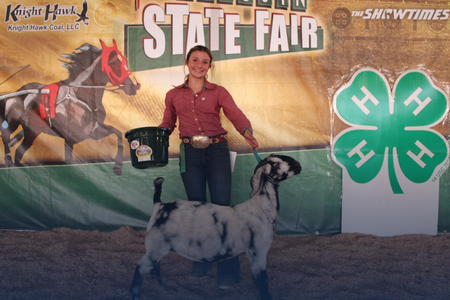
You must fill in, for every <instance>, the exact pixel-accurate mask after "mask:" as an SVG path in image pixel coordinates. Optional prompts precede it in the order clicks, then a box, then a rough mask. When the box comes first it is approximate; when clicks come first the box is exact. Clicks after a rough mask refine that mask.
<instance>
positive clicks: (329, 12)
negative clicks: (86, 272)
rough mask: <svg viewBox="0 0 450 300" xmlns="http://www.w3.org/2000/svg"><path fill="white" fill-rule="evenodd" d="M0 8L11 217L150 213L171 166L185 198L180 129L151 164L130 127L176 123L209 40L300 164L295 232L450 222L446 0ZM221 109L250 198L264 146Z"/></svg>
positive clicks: (13, 221)
mask: <svg viewBox="0 0 450 300" xmlns="http://www.w3.org/2000/svg"><path fill="white" fill-rule="evenodd" d="M0 14H1V15H2V16H3V21H2V22H1V25H0V31H1V32H2V34H1V36H0V39H1V40H0V41H1V44H2V52H1V54H0V123H1V136H2V143H1V146H0V192H1V194H2V200H0V228H6V229H47V228H54V227H62V226H64V227H70V228H81V229H99V230H113V229H115V228H117V227H120V226H126V225H129V226H133V227H135V228H140V229H143V228H145V223H146V222H147V221H148V218H149V216H150V214H151V211H152V205H151V197H152V193H153V187H152V184H151V182H152V180H153V179H154V178H155V177H158V176H162V177H165V178H166V183H167V184H166V185H165V186H174V187H176V188H172V189H170V190H169V189H167V190H166V191H163V201H169V200H171V199H174V198H186V196H185V194H184V190H183V186H182V183H181V179H180V175H179V165H178V154H179V145H180V139H179V132H178V130H177V129H176V130H175V131H174V132H173V133H172V134H171V135H170V138H169V149H168V152H169V158H170V159H169V163H168V165H167V166H165V167H159V168H149V169H142V170H139V169H136V168H134V167H133V166H132V164H131V154H132V151H133V149H130V146H129V144H128V141H127V139H126V138H125V135H126V133H127V132H128V131H130V130H132V129H135V128H141V127H152V126H157V125H158V124H160V122H161V120H162V115H163V111H164V105H165V104H164V98H165V94H166V93H167V91H169V90H170V89H171V88H172V87H173V86H176V85H179V84H181V83H182V82H183V81H184V77H185V75H186V72H187V68H184V58H185V55H186V53H187V52H188V51H189V49H190V48H191V47H193V46H194V45H197V44H201V45H205V46H207V47H209V48H210V49H211V51H212V54H213V56H214V60H215V66H214V68H213V71H212V72H210V73H209V74H208V80H210V81H211V82H214V83H216V84H219V85H222V86H224V87H225V88H226V89H227V90H228V91H229V92H230V94H231V95H232V96H233V98H234V100H235V102H236V104H237V105H238V106H239V108H241V110H242V111H243V112H244V113H245V114H246V116H247V117H248V118H249V120H250V121H251V122H252V126H253V130H254V134H255V137H256V138H257V139H258V142H259V144H260V150H259V152H260V155H261V156H262V157H265V156H267V155H269V154H270V153H283V154H287V155H291V156H293V157H294V158H296V159H298V160H299V161H300V163H301V164H302V167H303V171H302V173H301V175H300V176H297V177H298V178H295V179H294V178H293V179H292V180H290V182H286V183H285V184H283V185H282V186H281V187H280V202H281V203H280V220H279V223H278V227H277V231H278V232H279V233H284V234H332V233H339V232H343V231H344V232H351V231H357V232H368V233H370V232H372V233H376V234H380V235H383V234H384V233H381V232H382V230H381V229H379V228H380V226H384V227H388V228H392V227H398V228H407V229H405V230H400V231H398V232H397V231H395V232H391V233H387V235H390V234H402V233H427V234H433V233H435V232H444V231H446V230H449V228H450V219H449V218H448V215H449V214H450V203H449V202H448V199H449V198H450V197H449V195H450V191H449V179H448V176H449V175H448V172H447V167H448V151H449V150H448V148H449V147H448V136H449V134H450V126H449V124H448V100H447V99H448V94H449V91H450V81H449V76H448V71H447V67H446V66H447V65H448V62H447V60H448V59H449V57H450V56H449V55H447V52H448V51H449V50H448V47H447V45H448V40H449V38H450V36H449V35H450V33H449V30H450V28H449V25H448V19H449V17H450V9H449V8H448V3H447V2H446V1H432V2H430V1H428V2H423V1H408V2H406V3H405V2H404V1H381V2H380V1H353V0H352V1H350V0H344V1H340V2H339V3H337V2H335V1H331V0H323V1H322V0H321V1H317V0H316V1H314V0H292V1H284V0H275V1H272V0H270V1H266V0H264V1H263V0H235V1H229V0H193V1H184V0H180V1H163V0H155V1H152V0H123V1H107V0H63V1H55V2H52V1H50V2H46V3H43V2H40V1H34V0H30V1H26V2H13V1H10V2H5V3H4V4H3V5H2V6H0ZM353 99H354V100H353ZM427 99H430V100H427ZM376 103H378V104H376ZM367 111H369V113H367ZM411 115H412V116H411ZM222 122H223V125H224V127H225V129H226V130H227V131H228V134H227V136H228V141H229V145H230V150H231V151H234V152H236V153H237V157H236V162H235V166H234V172H233V191H232V197H233V200H232V201H233V204H237V203H239V202H242V201H244V200H245V199H247V198H248V195H249V194H250V185H249V180H250V177H251V175H252V172H253V168H254V167H255V166H256V160H255V157H254V156H253V153H252V149H249V147H248V145H247V144H246V142H245V140H244V138H243V137H242V136H241V135H240V133H238V132H237V131H236V130H235V129H234V127H233V125H232V124H231V122H230V121H228V120H227V119H226V117H225V116H223V117H222ZM349 153H350V154H351V155H350V156H349ZM164 197H165V198H164ZM425 198H426V199H428V200H427V201H424V199H425ZM380 199H381V200H380ZM396 199H399V200H396ZM379 200H380V201H379ZM347 204H349V205H350V206H347ZM394 206H395V207H398V209H399V210H401V211H402V212H403V214H396V213H393V212H392V210H393V207H394ZM373 211H377V215H374V214H372V212H373ZM373 219H376V220H378V221H379V222H378V223H377V222H375V221H374V220H373ZM431 219H432V221H431ZM380 220H381V222H380ZM414 220H416V221H417V220H423V222H422V221H420V222H416V223H414ZM381 223H382V224H381ZM399 223H400V224H401V226H400V225H398V224H399ZM413 223H414V225H413ZM348 224H350V225H349V227H348V226H347V225H348ZM417 224H424V225H423V226H422V225H420V226H416V225H417ZM425 224H426V225H425ZM430 224H431V225H430ZM425 227H426V229H423V228H425ZM429 228H433V230H431V229H429ZM371 230H374V231H371ZM383 232H384V229H383Z"/></svg>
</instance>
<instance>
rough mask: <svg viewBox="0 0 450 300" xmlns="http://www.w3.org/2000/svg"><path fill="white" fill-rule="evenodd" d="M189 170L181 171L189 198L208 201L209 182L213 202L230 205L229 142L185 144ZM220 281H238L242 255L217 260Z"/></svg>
mask: <svg viewBox="0 0 450 300" xmlns="http://www.w3.org/2000/svg"><path fill="white" fill-rule="evenodd" d="M184 152H185V164H186V172H183V173H181V178H182V179H183V183H184V188H185V189H186V194H187V197H188V200H189V201H204V202H206V201H207V195H206V185H207V184H208V189H209V193H210V197H211V203H213V204H217V205H222V206H229V205H230V202H231V200H230V198H231V164H230V152H229V150H228V142H227V141H225V142H223V143H220V144H211V145H209V146H208V147H206V148H204V149H197V148H194V147H192V146H191V145H185V151H184ZM210 268H211V263H200V262H194V264H193V266H192V269H193V270H194V269H195V270H204V271H205V272H206V271H208V270H209V269H210ZM217 275H218V278H219V280H221V279H231V280H234V281H238V280H239V275H240V267H239V258H238V257H235V258H232V259H230V260H226V261H223V262H219V263H217Z"/></svg>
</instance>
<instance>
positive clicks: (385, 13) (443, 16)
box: [352, 8, 450, 21]
mask: <svg viewBox="0 0 450 300" xmlns="http://www.w3.org/2000/svg"><path fill="white" fill-rule="evenodd" d="M352 17H362V18H363V19H366V20H368V19H371V20H375V19H376V20H378V19H381V20H386V19H391V20H392V19H394V20H403V19H408V20H440V21H443V20H448V18H449V17H450V9H390V8H389V9H384V8H380V9H372V8H368V9H366V10H362V11H353V12H352Z"/></svg>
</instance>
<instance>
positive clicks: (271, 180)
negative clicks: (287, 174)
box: [267, 175, 280, 186]
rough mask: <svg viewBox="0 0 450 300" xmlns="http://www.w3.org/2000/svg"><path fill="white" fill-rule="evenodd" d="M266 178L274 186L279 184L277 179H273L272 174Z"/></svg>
mask: <svg viewBox="0 0 450 300" xmlns="http://www.w3.org/2000/svg"><path fill="white" fill-rule="evenodd" d="M267 180H268V181H269V182H270V183H272V184H273V185H275V186H279V185H280V182H279V181H276V180H275V179H273V177H272V176H270V175H269V176H267Z"/></svg>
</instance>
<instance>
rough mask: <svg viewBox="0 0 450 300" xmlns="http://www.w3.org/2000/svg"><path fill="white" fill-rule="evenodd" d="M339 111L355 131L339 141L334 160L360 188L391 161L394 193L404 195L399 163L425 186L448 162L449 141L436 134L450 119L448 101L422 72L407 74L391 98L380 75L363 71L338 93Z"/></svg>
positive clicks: (336, 104)
mask: <svg viewBox="0 0 450 300" xmlns="http://www.w3.org/2000/svg"><path fill="white" fill-rule="evenodd" d="M333 108H334V111H335V113H336V115H337V116H338V117H339V118H340V119H341V120H342V121H343V122H344V123H346V124H347V125H349V126H350V127H349V128H347V129H345V130H344V131H342V132H341V133H339V134H338V135H337V136H336V137H335V139H334V141H333V144H332V156H333V159H334V161H335V162H336V163H337V164H338V165H339V166H340V167H342V168H343V169H344V168H345V169H346V170H347V172H348V174H349V176H350V178H351V179H352V180H353V181H354V182H357V183H368V182H370V181H372V180H373V179H374V178H375V177H376V176H377V175H378V174H379V173H380V170H381V167H382V165H383V163H384V161H385V159H387V167H388V176H389V182H390V185H391V188H392V191H393V193H394V194H403V189H402V187H401V186H400V184H399V181H398V178H397V174H396V171H395V167H394V165H395V164H394V163H398V165H399V167H400V169H401V172H402V173H403V175H404V176H405V177H406V178H407V179H408V180H410V181H412V182H414V183H424V182H426V181H428V180H429V179H430V178H431V177H432V175H433V173H434V172H435V170H436V169H437V168H438V167H440V166H441V165H442V164H443V163H444V161H445V160H446V158H447V157H448V152H449V147H448V143H447V140H446V139H445V138H444V137H443V136H442V135H441V134H440V133H438V132H437V131H435V130H433V129H432V127H433V126H435V125H436V124H438V123H440V122H441V121H442V120H443V119H444V118H445V116H446V115H447V113H448V109H449V105H448V98H447V95H446V94H445V93H444V92H443V91H442V90H441V89H439V88H438V87H436V86H435V85H434V84H433V82H432V80H431V78H430V77H429V76H428V75H427V74H426V73H424V72H422V71H420V70H412V71H408V72H406V73H404V74H402V75H401V76H400V77H399V78H398V79H397V81H396V83H395V85H394V89H393V92H392V93H391V90H390V86H389V84H388V81H387V80H386V78H385V77H384V76H383V75H382V74H381V73H380V72H378V71H377V70H374V69H371V68H364V69H361V70H359V71H358V72H356V73H355V74H354V75H353V77H352V79H351V80H350V82H349V83H347V84H346V85H345V86H343V87H341V88H340V89H339V90H338V91H337V92H336V94H335V95H334V98H333ZM380 176H382V175H381V174H380Z"/></svg>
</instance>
